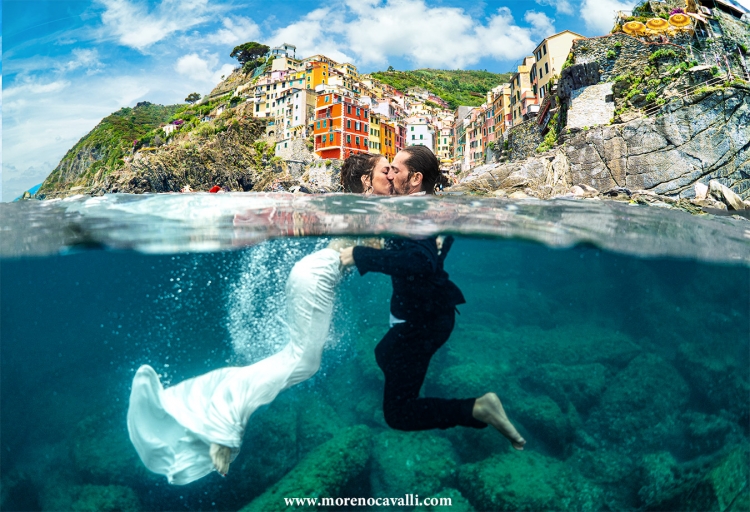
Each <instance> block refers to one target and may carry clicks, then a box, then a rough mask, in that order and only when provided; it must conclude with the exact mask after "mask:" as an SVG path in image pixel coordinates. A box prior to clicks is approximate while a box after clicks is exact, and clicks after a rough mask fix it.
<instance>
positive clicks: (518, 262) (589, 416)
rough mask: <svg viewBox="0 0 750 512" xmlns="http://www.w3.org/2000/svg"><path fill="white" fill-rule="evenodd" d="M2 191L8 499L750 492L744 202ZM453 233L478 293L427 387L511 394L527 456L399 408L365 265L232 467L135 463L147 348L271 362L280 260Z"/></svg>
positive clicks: (187, 502) (476, 505)
mask: <svg viewBox="0 0 750 512" xmlns="http://www.w3.org/2000/svg"><path fill="white" fill-rule="evenodd" d="M0 206H1V207H2V208H0V214H2V215H1V216H0V230H2V233H3V247H2V254H3V255H4V259H3V260H2V261H1V262H0V284H1V285H2V287H1V288H0V298H1V307H2V310H1V312H0V313H1V317H0V320H1V323H0V335H1V338H0V339H1V346H0V348H1V352H0V356H1V358H0V399H1V402H0V404H1V406H2V415H1V416H0V431H1V432H2V438H0V448H1V450H2V452H0V453H2V456H1V457H0V479H1V481H2V501H1V502H0V509H2V510H239V509H241V508H243V507H249V508H248V510H261V509H262V510H267V509H269V507H270V509H278V510H285V509H286V506H285V505H284V504H283V498H284V497H311V496H317V497H321V498H322V497H332V498H337V497H341V498H343V497H365V498H368V497H376V498H377V497H393V498H398V497H403V496H404V495H406V494H413V495H419V497H420V499H424V498H427V497H451V498H452V500H453V506H452V507H450V508H441V507H437V508H434V510H440V509H442V510H519V509H523V510H540V509H546V510H644V509H648V510H747V509H748V508H749V507H750V491H749V488H748V475H749V474H750V464H749V463H748V453H750V452H749V451H748V446H749V444H748V438H749V436H750V427H749V425H750V270H749V269H750V266H749V265H750V227H749V226H750V223H748V221H747V220H745V219H739V218H730V217H721V218H720V217H707V216H702V217H697V216H690V215H688V214H685V213H684V212H680V211H672V210H663V209H657V208H654V207H641V206H633V205H625V204H612V203H602V202H594V201H591V202H589V201H558V202H547V203H542V202H537V201H528V202H515V203H511V202H507V201H501V200H467V199H463V198H443V199H442V200H428V199H409V200H404V199H401V200H393V199H387V200H367V201H366V200H362V199H361V198H355V197H352V196H328V197H314V198H312V197H293V196H289V195H248V194H244V195H240V194H227V195H224V196H209V195H207V194H197V195H191V196H182V195H164V196H140V197H138V196H115V197H105V198H103V199H100V198H97V199H83V198H78V199H72V200H67V201H57V202H49V203H47V202H36V201H33V202H21V203H14V204H11V205H0ZM437 232H451V233H454V234H456V235H457V240H456V243H455V244H454V246H453V249H452V250H451V253H450V255H449V257H448V258H447V260H446V269H447V270H448V272H449V273H450V275H451V278H452V280H453V281H454V282H456V283H457V284H458V286H459V287H460V288H461V290H462V291H463V293H464V295H465V297H466V299H467V303H466V304H464V305H462V306H460V312H461V314H460V315H459V316H457V323H456V328H455V330H454V332H453V335H452V336H451V339H450V340H449V341H448V343H447V344H446V345H445V346H444V347H443V348H442V349H441V350H440V351H439V352H438V353H437V354H436V356H435V357H434V358H433V360H432V364H431V366H430V371H429V373H428V376H427V380H426V383H425V386H424V388H423V391H424V393H425V395H427V396H441V397H458V396H462V397H463V396H478V395H481V394H483V393H485V392H487V391H495V392H496V393H497V394H498V395H499V396H500V398H501V400H502V401H503V403H504V405H505V408H506V410H507V412H508V415H509V417H510V418H511V420H512V421H513V422H514V423H515V424H516V425H517V426H518V427H519V430H520V431H521V433H522V434H523V436H524V437H525V438H526V439H527V441H528V444H527V448H526V450H525V451H524V452H515V451H513V450H512V448H511V447H510V445H509V444H508V442H507V441H506V440H505V439H504V438H503V437H502V436H500V435H499V434H497V433H496V432H491V431H490V430H489V429H485V430H479V431H475V430H468V429H461V428H456V429H451V430H446V431H428V432H421V433H406V432H399V431H394V430H392V429H390V428H388V427H387V426H386V425H385V423H384V421H383V418H382V410H381V402H380V401H381V394H382V374H381V373H380V370H379V369H378V367H377V366H376V364H375V361H374V356H373V349H374V346H375V345H376V344H377V342H378V341H379V340H380V338H381V337H382V336H383V335H384V334H385V332H386V331H387V329H388V300H389V297H390V291H391V289H390V282H389V280H388V279H387V278H386V277H384V276H380V275H372V274H368V275H366V276H364V277H360V276H358V275H355V274H351V275H348V276H347V277H346V278H345V279H344V280H343V282H342V283H341V285H340V289H339V293H338V297H337V301H336V303H337V306H336V311H335V314H334V322H333V327H332V329H331V335H330V339H329V343H328V346H327V348H326V350H325V351H324V354H323V366H322V368H321V370H320V371H319V373H318V374H317V375H316V376H315V377H313V378H312V379H311V380H309V381H307V382H305V383H303V384H301V385H299V386H297V387H295V388H292V389H290V390H288V391H285V392H284V393H283V394H282V395H280V396H279V398H277V400H276V401H275V402H273V403H272V404H271V405H269V406H267V407H264V408H262V409H261V410H259V411H258V412H256V413H255V414H254V415H253V416H252V417H251V420H250V423H249V426H248V430H247V433H246V435H245V441H244V444H243V447H242V451H241V452H240V455H239V457H238V458H237V460H236V461H235V462H234V463H233V464H232V466H231V467H230V471H229V474H228V475H227V477H226V478H221V477H220V476H218V475H217V474H215V473H214V474H211V475H208V476H207V477H205V478H203V479H202V480H200V481H197V482H194V483H192V484H189V485H187V486H170V485H168V484H167V482H166V479H165V478H163V477H161V476H158V475H154V474H151V473H149V472H148V471H147V470H146V469H145V468H144V467H143V466H142V464H141V462H140V460H139V459H138V457H137V455H136V453H135V450H134V449H133V447H132V446H131V444H130V442H129V439H128V434H127V428H126V424H125V415H126V410H127V400H128V396H129V392H130V384H131V380H132V377H133V374H134V372H135V370H136V369H137V368H138V366H140V365H141V364H150V365H152V366H153V367H154V368H156V369H157V371H158V372H159V373H160V374H162V381H163V382H165V384H169V383H177V382H179V381H181V380H183V379H186V378H189V377H193V376H196V375H199V374H202V373H205V372H206V371H209V370H212V369H215V368H219V367H222V366H226V365H228V364H231V365H238V364H248V363H250V362H253V361H256V360H258V359H259V358H262V357H264V356H267V355H269V354H271V353H273V352H274V351H275V350H277V349H278V347H280V346H282V345H283V344H284V343H285V342H286V339H285V337H284V322H283V318H282V312H283V304H284V296H283V285H284V282H285V280H286V276H287V275H288V272H289V270H290V269H291V267H292V265H293V264H294V262H295V261H297V260H298V259H300V258H301V257H302V256H304V255H306V254H309V253H311V252H313V251H315V250H316V249H317V248H320V247H322V246H324V244H325V243H326V242H327V241H328V240H329V239H330V236H329V235H331V234H352V235H357V234H361V235H368V234H373V233H378V234H387V233H397V234H411V235H420V234H421V235H424V234H432V233H437ZM303 234H306V235H309V236H304V237H302V236H292V235H303ZM273 492H276V495H273V494H272V493H273ZM264 493H265V494H264ZM269 496H270V497H269ZM255 500H257V501H255ZM269 500H270V501H269ZM269 503H270V504H271V505H270V506H269ZM303 508H304V507H303ZM308 508H311V509H314V507H308ZM356 508H357V509H367V508H368V507H356ZM370 508H372V509H380V508H381V507H370ZM396 508H397V509H409V508H411V507H396ZM337 509H339V510H342V509H347V507H339V508H337ZM418 510H427V508H418Z"/></svg>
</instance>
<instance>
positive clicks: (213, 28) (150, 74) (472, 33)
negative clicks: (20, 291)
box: [0, 0, 637, 201]
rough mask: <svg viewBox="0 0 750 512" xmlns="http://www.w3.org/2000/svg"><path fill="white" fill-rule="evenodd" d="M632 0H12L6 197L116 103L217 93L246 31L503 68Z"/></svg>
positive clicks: (338, 52) (336, 52)
mask: <svg viewBox="0 0 750 512" xmlns="http://www.w3.org/2000/svg"><path fill="white" fill-rule="evenodd" d="M636 3H637V2H635V1H632V0H561V1H558V2H552V1H551V0H535V2H510V1H507V0H500V1H498V0H492V1H488V2H485V3H480V4H476V3H470V2H465V1H461V0H440V1H426V0H364V1H362V0H359V1H354V0H336V1H335V2H333V3H332V4H330V5H328V6H326V7H320V6H319V4H317V3H315V2H312V1H310V0H295V1H290V2H288V3H286V4H285V5H284V8H279V7H278V5H274V4H273V3H269V2H259V1H257V0H248V1H245V2H243V3H242V4H235V3H234V0H185V1H179V0H67V1H55V0H31V1H20V0H4V1H3V11H5V24H4V26H3V59H2V65H3V66H4V76H3V79H4V86H3V98H2V100H3V102H4V105H2V107H3V124H4V127H3V128H4V131H3V145H4V146H5V155H4V160H3V172H2V188H1V190H2V200H3V201H11V200H13V199H15V198H16V197H17V196H18V195H19V194H21V193H23V191H24V190H27V189H28V188H29V187H30V186H32V185H34V184H36V183H39V182H41V181H44V179H45V178H46V176H47V175H49V173H50V172H51V171H52V170H53V169H54V168H55V167H56V166H57V164H58V163H59V162H60V160H61V159H62V157H63V156H64V155H65V153H66V152H67V151H68V150H69V149H70V148H71V147H73V145H74V144H75V143H76V142H77V141H78V140H80V139H81V137H83V136H84V135H86V134H87V133H89V132H90V131H91V130H92V129H93V128H94V127H95V126H96V124H97V123H98V122H99V121H100V120H101V119H102V118H104V117H106V116H107V115H109V114H111V113H113V112H116V111H117V110H119V109H120V108H122V107H124V106H132V105H135V104H136V103H138V102H139V101H144V100H147V101H150V102H153V103H157V104H163V105H170V104H171V105H174V104H178V103H183V99H184V98H185V97H186V96H187V95H188V94H189V93H191V92H198V93H200V94H201V95H205V94H206V93H208V92H210V90H211V89H213V87H214V86H215V85H216V84H217V83H218V82H219V81H220V77H221V76H222V75H226V76H228V75H229V73H231V72H232V70H233V69H234V68H235V67H236V66H237V62H236V61H235V60H233V59H231V58H230V57H229V54H230V53H231V50H232V48H234V46H236V45H238V44H242V43H244V42H247V41H259V42H263V43H264V44H269V45H270V46H275V45H279V44H281V43H283V42H287V43H289V44H294V45H295V46H296V47H297V54H298V55H304V56H309V55H315V54H316V53H321V54H324V55H326V56H328V57H330V58H332V59H334V60H336V61H340V62H351V63H352V64H355V65H356V66H357V68H358V70H359V71H360V72H361V73H364V74H366V73H371V72H374V71H382V70H386V69H387V68H388V66H389V65H390V66H393V67H394V68H396V69H398V70H399V71H410V70H415V69H446V70H486V71H488V72H491V73H508V72H512V70H513V69H514V68H515V66H516V65H517V64H518V62H520V60H521V59H522V58H523V57H524V56H526V55H527V54H529V53H530V52H531V51H532V50H533V49H534V47H535V46H536V44H537V43H538V42H539V41H541V40H542V39H543V38H544V37H546V36H548V35H552V34H554V33H556V32H559V31H561V30H566V29H567V30H572V31H574V32H578V33H580V34H582V35H585V36H587V37H590V36H596V35H601V34H604V33H606V32H608V31H609V30H610V29H611V27H612V24H613V18H614V12H615V11H616V10H623V9H631V8H632V7H633V6H634V5H635V4H636ZM0 16H1V14H0ZM499 70H503V71H499ZM509 70H510V71H509Z"/></svg>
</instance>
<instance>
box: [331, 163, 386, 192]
mask: <svg viewBox="0 0 750 512" xmlns="http://www.w3.org/2000/svg"><path fill="white" fill-rule="evenodd" d="M381 158H383V155H370V154H368V153H357V154H354V155H352V156H350V157H349V158H347V159H346V160H344V164H343V165H342V166H341V188H343V189H344V192H352V193H354V194H361V193H363V192H364V191H365V187H364V185H363V184H362V176H369V177H370V179H372V171H373V169H374V168H375V164H377V163H378V160H380V159H381Z"/></svg>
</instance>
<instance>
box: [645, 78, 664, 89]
mask: <svg viewBox="0 0 750 512" xmlns="http://www.w3.org/2000/svg"><path fill="white" fill-rule="evenodd" d="M646 83H647V84H648V86H649V87H650V88H652V89H653V88H655V87H659V84H661V80H659V79H658V78H652V79H651V80H649V81H648V82H646Z"/></svg>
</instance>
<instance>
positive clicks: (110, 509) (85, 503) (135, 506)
mask: <svg viewBox="0 0 750 512" xmlns="http://www.w3.org/2000/svg"><path fill="white" fill-rule="evenodd" d="M70 510H73V511H76V512H78V511H81V512H137V511H139V510H141V506H140V503H139V502H138V497H137V496H136V494H135V492H134V491H133V489H130V488H129V487H125V486H122V485H82V486H81V489H80V493H79V494H78V499H76V500H75V501H74V502H73V504H72V505H71V508H70Z"/></svg>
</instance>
